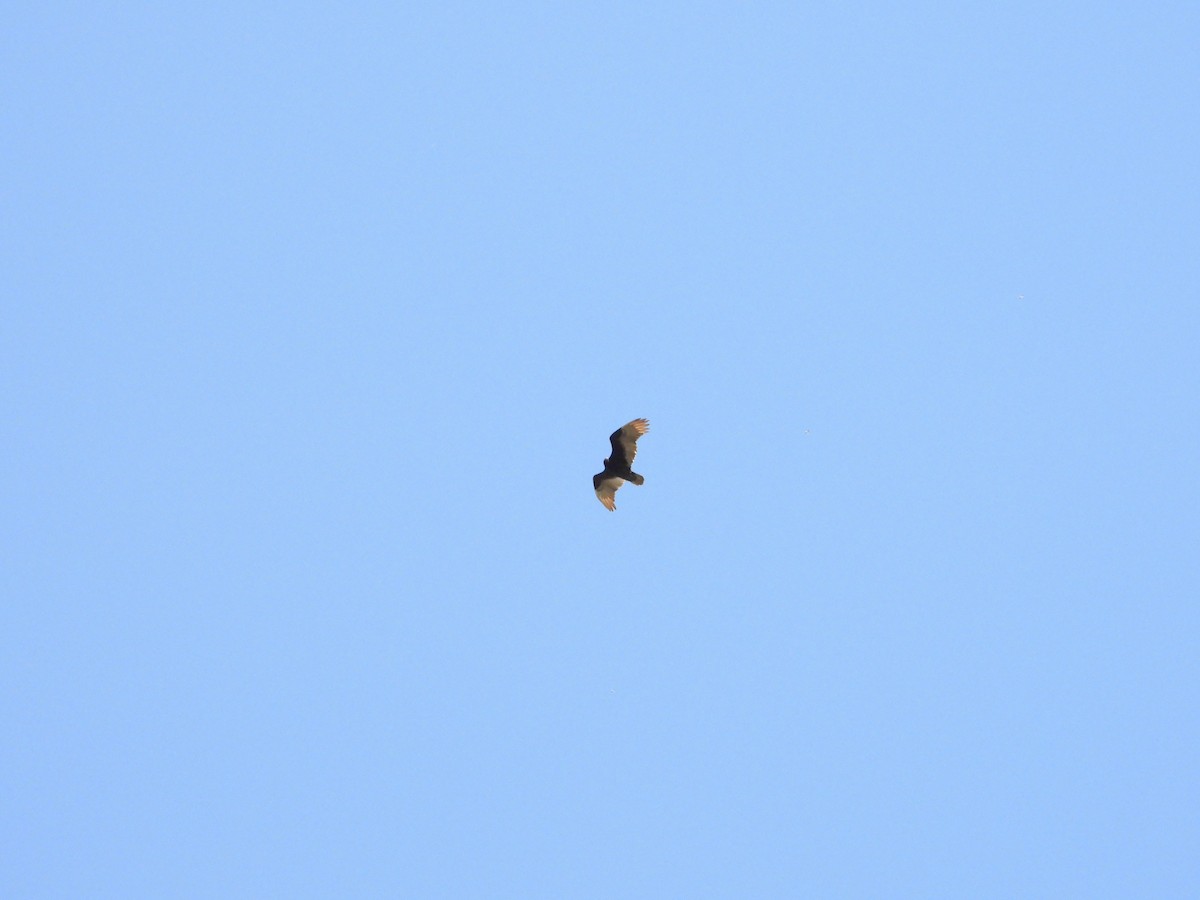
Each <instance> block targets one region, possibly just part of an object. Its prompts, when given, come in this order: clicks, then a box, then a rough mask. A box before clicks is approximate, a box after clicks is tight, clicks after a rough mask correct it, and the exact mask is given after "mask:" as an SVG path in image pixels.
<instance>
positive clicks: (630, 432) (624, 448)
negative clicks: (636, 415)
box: [608, 419, 650, 469]
mask: <svg viewBox="0 0 1200 900" xmlns="http://www.w3.org/2000/svg"><path fill="white" fill-rule="evenodd" d="M649 430H650V422H649V420H647V419H634V420H633V421H632V422H627V423H625V424H624V425H622V426H621V427H620V428H618V429H617V430H616V431H614V432H613V433H612V434H610V435H609V436H608V442H609V443H610V444H612V461H613V463H614V464H616V465H621V464H622V463H624V466H623V468H626V469H628V468H631V467H632V466H633V458H634V457H635V456H637V439H638V438H640V437H641V436H642V435H643V434H645V433H646V432H647V431H649Z"/></svg>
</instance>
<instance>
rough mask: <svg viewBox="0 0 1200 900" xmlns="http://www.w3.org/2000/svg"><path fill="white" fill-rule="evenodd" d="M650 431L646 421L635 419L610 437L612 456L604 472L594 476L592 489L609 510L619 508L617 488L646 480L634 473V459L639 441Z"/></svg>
mask: <svg viewBox="0 0 1200 900" xmlns="http://www.w3.org/2000/svg"><path fill="white" fill-rule="evenodd" d="M649 430H650V423H649V422H648V421H647V420H645V419H634V420H633V421H632V422H628V423H626V424H625V425H622V426H621V427H620V428H618V429H617V430H616V431H614V432H613V433H612V434H611V435H609V437H608V442H609V443H610V444H612V455H611V456H610V457H609V458H608V459H606V460H605V461H604V471H603V472H601V473H600V474H599V475H593V476H592V487H594V488H595V489H596V499H598V500H599V501H600V502H601V503H603V504H604V506H605V507H606V508H607V509H610V510H611V509H616V508H617V500H616V497H617V488H619V487H620V486H621V485H623V484H624V483H625V482H627V481H632V482H633V483H634V484H643V483H644V482H645V481H646V479H645V478H643V477H642V476H641V475H639V474H638V473H637V472H635V471H633V458H634V457H635V456H637V439H638V438H640V437H641V436H642V435H643V434H645V433H646V432H647V431H649Z"/></svg>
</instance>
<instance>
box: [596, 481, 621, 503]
mask: <svg viewBox="0 0 1200 900" xmlns="http://www.w3.org/2000/svg"><path fill="white" fill-rule="evenodd" d="M624 483H625V479H624V478H601V479H600V480H599V481H597V482H596V499H597V500H599V501H600V502H601V503H603V504H604V506H605V507H606V508H607V509H610V510H613V509H616V508H617V488H619V487H620V486H621V485H623V484H624Z"/></svg>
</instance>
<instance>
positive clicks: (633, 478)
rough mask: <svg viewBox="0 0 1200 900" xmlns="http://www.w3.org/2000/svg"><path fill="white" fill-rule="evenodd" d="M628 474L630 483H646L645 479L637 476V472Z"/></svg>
mask: <svg viewBox="0 0 1200 900" xmlns="http://www.w3.org/2000/svg"><path fill="white" fill-rule="evenodd" d="M629 474H630V476H631V477H630V479H629V480H630V481H632V482H633V483H634V484H645V483H646V479H645V478H643V477H642V476H641V475H639V474H638V473H637V472H630V473H629Z"/></svg>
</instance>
